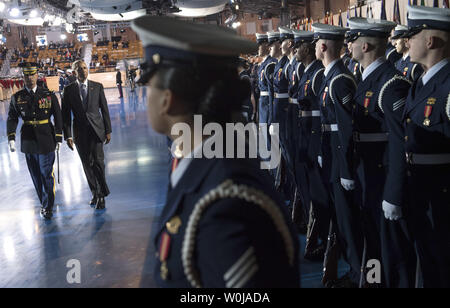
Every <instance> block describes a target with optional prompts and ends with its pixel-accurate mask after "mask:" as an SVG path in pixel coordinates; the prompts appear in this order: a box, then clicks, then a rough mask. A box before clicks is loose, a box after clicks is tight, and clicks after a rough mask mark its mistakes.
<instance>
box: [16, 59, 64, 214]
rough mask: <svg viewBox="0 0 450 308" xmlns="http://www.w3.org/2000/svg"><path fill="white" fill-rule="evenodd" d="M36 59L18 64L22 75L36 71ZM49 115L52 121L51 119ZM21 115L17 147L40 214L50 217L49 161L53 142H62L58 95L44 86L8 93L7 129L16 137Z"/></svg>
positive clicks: (51, 178)
mask: <svg viewBox="0 0 450 308" xmlns="http://www.w3.org/2000/svg"><path fill="white" fill-rule="evenodd" d="M37 66H38V65H37V63H30V62H25V63H22V64H21V67H22V70H23V74H24V75H34V74H37ZM52 116H53V120H54V124H53V123H52V122H51V120H50V119H51V117H52ZM19 118H22V121H23V124H22V128H21V151H22V153H24V154H25V158H26V161H27V165H28V170H29V172H30V175H31V178H32V180H33V184H34V187H35V189H36V192H37V194H38V198H39V201H40V203H41V214H42V215H43V216H44V218H47V219H50V218H51V217H52V213H53V206H54V203H55V189H56V183H55V177H54V173H53V164H54V162H55V149H56V147H57V143H58V144H61V142H62V116H61V109H60V106H59V102H58V99H57V98H56V96H55V94H54V93H53V92H51V91H49V90H48V89H44V88H41V87H38V86H37V87H36V88H35V89H27V88H24V89H22V90H20V91H19V92H17V93H16V94H14V95H13V96H12V97H11V103H10V105H9V112H8V120H7V133H8V140H9V141H11V140H15V139H16V129H17V125H18V123H19Z"/></svg>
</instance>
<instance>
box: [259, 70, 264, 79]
mask: <svg viewBox="0 0 450 308" xmlns="http://www.w3.org/2000/svg"><path fill="white" fill-rule="evenodd" d="M263 78H264V70H262V71H261V77H260V79H261V81H263Z"/></svg>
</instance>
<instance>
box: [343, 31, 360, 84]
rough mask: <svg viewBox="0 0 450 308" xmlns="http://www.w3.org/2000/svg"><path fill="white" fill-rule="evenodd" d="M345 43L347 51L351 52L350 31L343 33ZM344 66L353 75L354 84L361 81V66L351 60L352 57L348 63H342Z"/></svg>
mask: <svg viewBox="0 0 450 308" xmlns="http://www.w3.org/2000/svg"><path fill="white" fill-rule="evenodd" d="M345 43H346V44H347V46H348V49H349V50H351V49H352V42H351V40H350V31H347V32H346V33H345ZM343 62H344V61H343ZM344 65H345V66H346V67H347V68H348V70H349V71H350V72H351V73H352V74H353V76H354V77H355V80H356V83H357V84H358V83H359V82H360V81H361V76H362V70H363V69H362V67H361V65H359V63H358V61H356V60H355V59H354V58H353V55H352V57H351V58H350V60H349V61H348V63H345V62H344Z"/></svg>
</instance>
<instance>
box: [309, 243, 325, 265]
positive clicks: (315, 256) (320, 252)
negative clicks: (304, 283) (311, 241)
mask: <svg viewBox="0 0 450 308" xmlns="http://www.w3.org/2000/svg"><path fill="white" fill-rule="evenodd" d="M326 249H327V248H326V246H325V245H324V244H321V245H319V246H318V247H316V248H315V249H313V250H312V251H308V252H306V253H305V259H307V260H309V261H314V262H318V261H323V258H324V256H325V250H326Z"/></svg>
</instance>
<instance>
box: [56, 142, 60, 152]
mask: <svg viewBox="0 0 450 308" xmlns="http://www.w3.org/2000/svg"><path fill="white" fill-rule="evenodd" d="M60 148H61V142H58V143H56V152H59V149H60Z"/></svg>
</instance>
